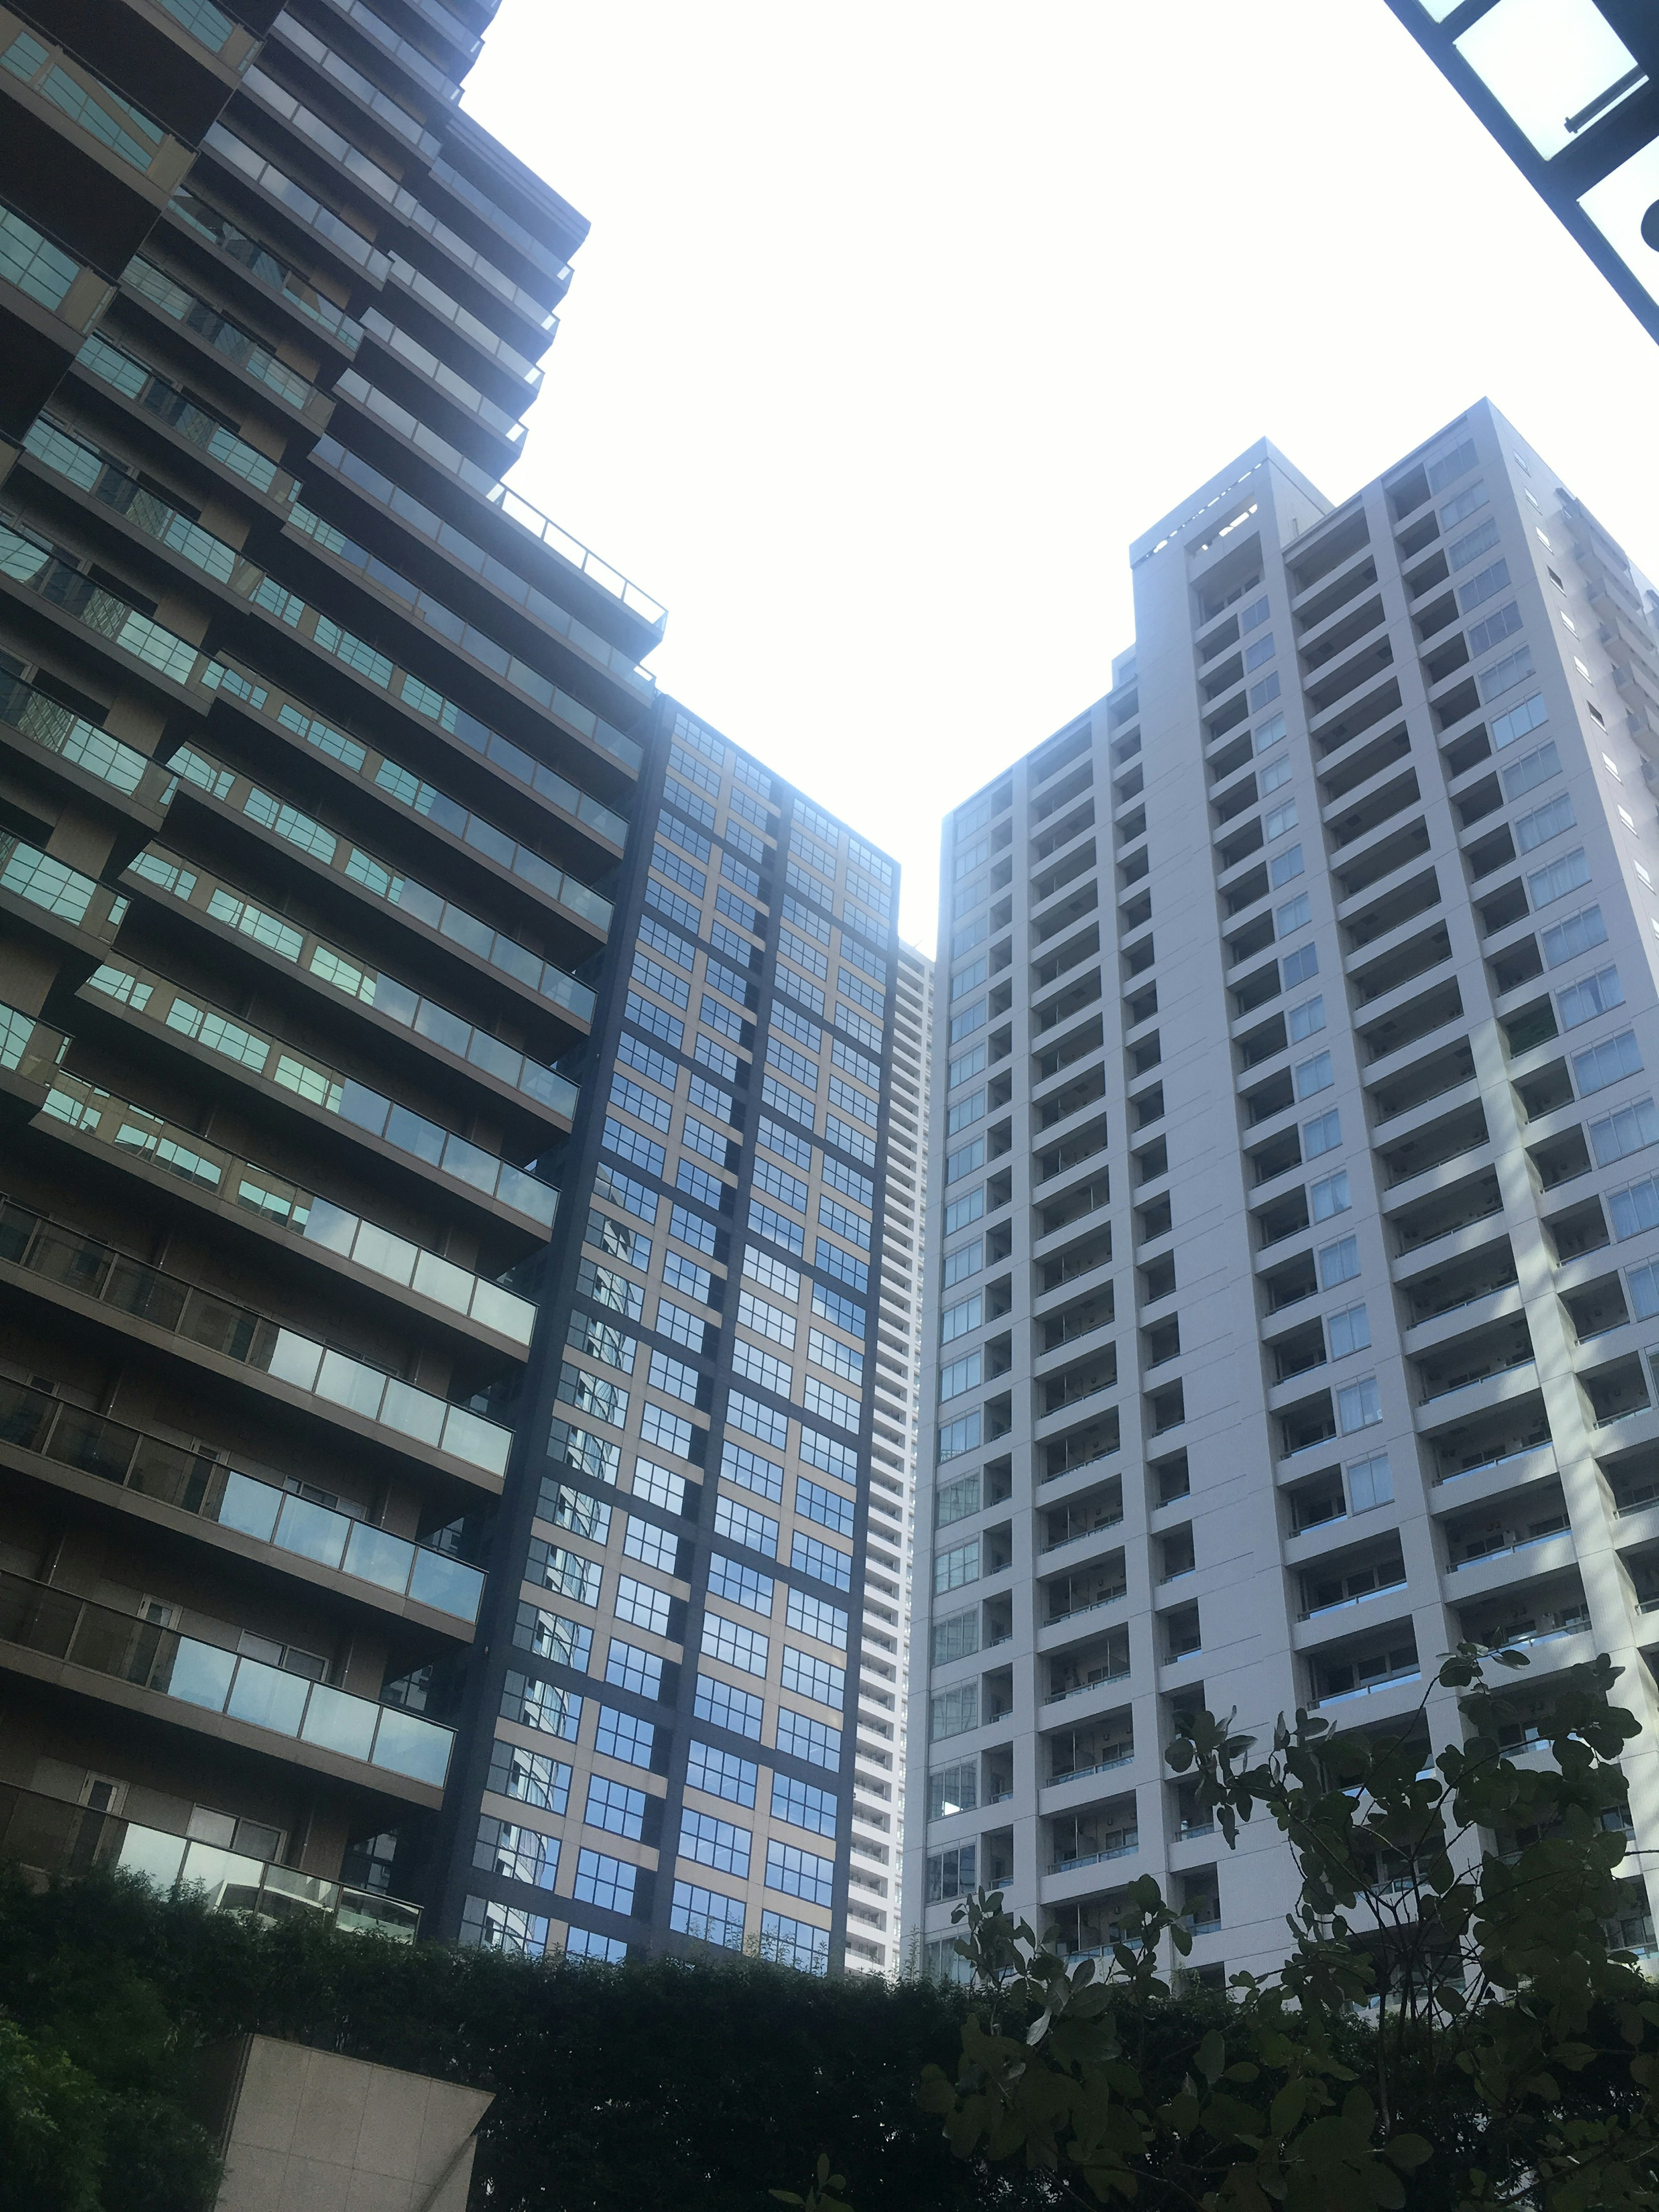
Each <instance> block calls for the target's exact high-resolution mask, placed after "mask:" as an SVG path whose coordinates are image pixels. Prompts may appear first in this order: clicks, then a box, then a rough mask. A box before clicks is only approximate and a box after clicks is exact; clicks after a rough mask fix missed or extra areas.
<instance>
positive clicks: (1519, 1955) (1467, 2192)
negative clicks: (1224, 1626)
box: [848, 1644, 1659, 2212]
mask: <svg viewBox="0 0 1659 2212" xmlns="http://www.w3.org/2000/svg"><path fill="white" fill-rule="evenodd" d="M1487 1660H1492V1661H1494V1662H1496V1663H1498V1664H1499V1665H1502V1666H1504V1667H1508V1668H1522V1667H1524V1666H1525V1665H1526V1664H1527V1661H1526V1659H1525V1657H1524V1656H1523V1655H1522V1654H1521V1653H1520V1652H1517V1651H1514V1650H1498V1651H1487V1650H1482V1649H1480V1647H1477V1646H1475V1645H1473V1644H1465V1645H1462V1646H1460V1647H1459V1649H1458V1650H1457V1651H1456V1652H1455V1653H1454V1654H1453V1655H1452V1656H1451V1657H1450V1658H1449V1659H1448V1660H1447V1661H1446V1662H1444V1663H1443V1666H1442V1667H1441V1668H1440V1669H1439V1672H1438V1674H1437V1676H1436V1677H1435V1682H1436V1685H1437V1686H1438V1687H1440V1688H1442V1689H1445V1690H1450V1691H1455V1692H1459V1693H1460V1702H1461V1705H1462V1713H1463V1717H1464V1723H1465V1735H1464V1741H1463V1742H1462V1746H1461V1747H1455V1748H1452V1749H1449V1750H1447V1751H1445V1752H1443V1753H1441V1754H1440V1756H1439V1758H1438V1759H1437V1760H1435V1761H1434V1763H1433V1765H1425V1763H1424V1761H1425V1735H1424V1729H1423V1722H1424V1717H1425V1713H1424V1708H1419V1711H1418V1713H1417V1714H1416V1715H1415V1716H1414V1717H1413V1721H1412V1722H1411V1723H1408V1724H1407V1726H1406V1727H1405V1728H1404V1729H1402V1730H1401V1732H1400V1733H1399V1734H1398V1735H1392V1736H1389V1737H1383V1736H1382V1735H1378V1734H1374V1733H1373V1734H1368V1733H1365V1732H1364V1731H1360V1730H1356V1731H1355V1732H1353V1733H1352V1734H1351V1735H1342V1736H1333V1735H1331V1734H1330V1732H1329V1724H1328V1722H1326V1721H1324V1720H1322V1719H1320V1718H1319V1717H1310V1716H1309V1715H1308V1714H1307V1713H1306V1712H1305V1711H1298V1712H1297V1716H1296V1719H1295V1723H1294V1724H1293V1725H1287V1724H1286V1723H1285V1721H1284V1720H1283V1718H1282V1717H1281V1719H1280V1720H1279V1723H1278V1725H1277V1727H1276V1729H1275V1730H1274V1733H1273V1742H1272V1747H1271V1748H1270V1750H1269V1752H1268V1753H1267V1757H1266V1758H1265V1759H1260V1760H1258V1761H1256V1762H1255V1763H1251V1753H1253V1751H1254V1750H1255V1746H1254V1744H1253V1743H1252V1741H1250V1739H1249V1738H1248V1737H1245V1736H1241V1735H1235V1734H1234V1733H1233V1732H1232V1730H1231V1722H1218V1721H1217V1720H1216V1719H1214V1718H1213V1717H1212V1716H1211V1715H1210V1714H1208V1713H1200V1714H1193V1715H1189V1716H1187V1717H1184V1718H1183V1720H1182V1735H1180V1736H1179V1737H1178V1738H1177V1740H1176V1742H1175V1744H1174V1745H1172V1746H1171V1747H1170V1752H1169V1753H1168V1758H1169V1762H1170V1765H1171V1766H1172V1767H1174V1768H1175V1769H1176V1771H1177V1772H1182V1773H1186V1774H1189V1775H1191V1776H1193V1777H1194V1778H1195V1781H1196V1790H1197V1796H1198V1801H1199V1802H1200V1805H1202V1806H1204V1807H1206V1808H1208V1809H1210V1810H1211V1811H1212V1813H1213V1814H1214V1816H1215V1819H1216V1822H1217V1825H1218V1826H1219V1827H1220V1828H1221V1830H1222V1832H1223V1834H1224V1836H1225V1840H1226V1842H1227V1844H1228V1845H1229V1846H1230V1847H1236V1845H1237V1837H1238V1829H1239V1825H1240V1823H1241V1822H1244V1821H1248V1820H1250V1819H1251V1818H1253V1817H1254V1816H1255V1814H1257V1813H1258V1812H1261V1811H1265V1812H1266V1813H1267V1814H1269V1815H1271V1817H1272V1819H1273V1820H1274V1821H1275V1822H1276V1823H1277V1825H1278V1826H1279V1829H1280V1831H1281V1832H1282V1833H1283V1834H1284V1836H1285V1839H1286V1841H1287V1843H1288V1844H1289V1847H1290V1850H1291V1855H1292V1857H1293V1859H1294V1862H1295V1864H1296V1868H1297V1874H1298V1876H1299V1878H1300V1897H1299V1900H1298V1903H1297V1909H1296V1911H1294V1912H1293V1914H1292V1915H1291V1917H1290V1921H1289V1929H1290V1941H1289V1945H1288V1952H1289V1955H1288V1957H1287V1960H1286V1962H1285V1966H1283V1968H1282V1969H1281V1970H1280V1971H1279V1972H1278V1973H1276V1974H1274V1975H1273V1976H1270V1977H1267V1978H1255V1977H1254V1976H1251V1975H1249V1974H1245V1973H1237V1974H1235V1975H1234V1976H1233V1977H1232V1996H1231V2003H1230V2005H1229V2007H1228V2008H1227V2012H1226V2015H1225V2017H1224V2018H1223V2019H1221V2020H1220V2021H1217V2022H1216V2023H1214V2024H1213V2025H1212V2026H1211V2027H1208V2028H1207V2029H1206V2031H1205V2032H1203V2033H1201V2034H1200V2035H1199V2036H1197V2037H1195V2038H1194V2037H1191V2036H1187V2037H1186V2038H1184V2039H1183V2036H1182V2029H1183V2028H1184V2027H1187V2026H1188V2023H1187V2022H1186V2021H1183V2020H1182V2019H1181V2018H1180V2016H1179V2012H1178V2009H1177V2011H1176V2014H1174V2015H1172V2013H1171V2010H1170V1992H1169V1990H1168V1987H1167V1985H1166V1984H1164V1982H1163V1981H1162V1980H1161V1979H1160V1978H1159V1974H1158V1959H1159V1955H1160V1952H1161V1950H1162V1948H1163V1944H1164V1939H1166V1938H1167V1939H1168V1942H1169V1944H1170V1948H1171V1949H1172V1950H1173V1952H1174V1954H1176V1956H1177V1957H1184V1956H1185V1955H1186V1954H1188V1951H1189V1950H1190V1948H1191V1942H1192V1938H1191V1936H1190V1935H1189V1933H1188V1930H1187V1929H1186V1928H1185V1926H1184V1925H1183V1924H1182V1920H1181V1918H1180V1917H1178V1916H1177V1915H1176V1913H1174V1912H1172V1911H1171V1910H1170V1907H1169V1906H1168V1905H1166V1904H1165V1903H1164V1899H1163V1897H1162V1895H1161V1893H1160V1892H1159V1889H1158V1885H1157V1883H1156V1882H1154V1881H1151V1880H1142V1881H1137V1882H1134V1883H1132V1884H1131V1885H1130V1886H1129V1889H1128V1892H1127V1896H1128V1909H1127V1911H1125V1912H1124V1914H1123V1915H1122V1917H1121V1926H1120V1940H1119V1941H1117V1942H1115V1944H1114V1945H1113V1946H1112V1947H1111V1948H1110V1952H1109V1955H1108V1956H1107V1957H1106V1958H1104V1959H1103V1960H1100V1961H1097V1960H1093V1959H1085V1960H1080V1961H1076V1962H1068V1961H1067V1960H1065V1959H1063V1958H1061V1957H1060V1956H1059V1955H1058V1954H1056V1953H1055V1952H1054V1951H1053V1950H1051V1949H1048V1948H1043V1947H1042V1946H1040V1945H1039V1944H1038V1943H1037V1942H1036V1938H1035V1937H1034V1936H1033V1935H1032V1932H1031V1930H1030V1928H1029V1927H1028V1926H1026V1925H1025V1924H1024V1923H1023V1922H1022V1923H1018V1924H1016V1923H1014V1922H1013V1921H1012V1920H1011V1919H1010V1917H1008V1915H1007V1913H1006V1911H1004V1909H1003V1902H1002V1899H1001V1896H1000V1894H997V1893H991V1894H987V1893H985V1892H983V1891H981V1893H979V1895H978V1896H977V1897H975V1899H972V1900H971V1901H970V1902H969V1904H967V1905H965V1906H964V1907H962V1908H959V1910H958V1912H957V1918H958V1919H959V1920H962V1921H965V1923H966V1932H965V1935H964V1936H963V1938H962V1939H961V1940H960V1941H959V1942H958V1943H957V1950H958V1951H959V1952H960V1953H961V1954H962V1955H963V1957H965V1958H966V1959H967V1960H969V1962H970V1964H971V1966H972V1970H973V1996H974V2000H975V2002H974V2005H973V2009H972V2010H971V2011H970V2013H969V2017H968V2019H967V2020H966V2021H965V2022H964V2024H963V2032H962V2058H961V2063H960V2066H959V2068H958V2070H957V2075H956V2078H955V2080H954V2081H951V2080H950V2079H947V2077H946V2076H945V2075H944V2074H943V2073H942V2072H941V2071H940V2070H939V2069H938V2068H936V2067H930V2068H929V2069H927V2073H926V2075H925V2076H924V2080H923V2087H922V2100H923V2102H924V2104H925V2105H926V2106H927V2108H928V2109H929V2110H930V2111H932V2112H936V2113H937V2114H938V2115H939V2118H940V2119H941V2121H942V2122H943V2124H944V2126H945V2132H946V2134H947V2136H948V2137H949V2139H950V2142H951V2147H952V2148H953V2150H954V2151H955V2152H956V2154H957V2156H958V2157H959V2158H961V2159H963V2160H964V2161H968V2162H970V2163H973V2164H975V2165H977V2166H980V2167H981V2168H989V2169H992V2170H998V2169H1000V2170H1003V2171H1011V2170H1016V2169H1021V2168H1023V2169H1024V2171H1025V2172H1029V2173H1033V2174H1036V2175H1040V2176H1042V2177H1043V2178H1044V2179H1046V2180H1047V2181H1048V2184H1049V2185H1050V2188H1051V2191H1052V2194H1051V2196H1050V2197H1049V2200H1048V2201H1050V2202H1051V2203H1068V2204H1075V2205H1083V2204H1091V2203H1092V2204H1098V2203H1103V2202H1110V2201H1113V2200H1120V2201H1127V2200H1133V2202H1135V2203H1137V2204H1141V2205H1146V2206H1156V2207H1164V2206H1169V2207H1171V2208H1175V2207H1179V2208H1182V2212H1275V2208H1283V2212H1333V2208H1338V2207H1340V2208H1344V2212H1346V2208H1349V2207H1355V2208H1358V2207H1365V2206H1372V2205H1375V2206H1377V2207H1381V2208H1388V2212H1397V2208H1401V2207H1403V2206H1405V2205H1407V2203H1409V2204H1410V2205H1411V2206H1412V2208H1413V2212H1638V2208H1643V2209H1644V2212H1651V2208H1654V2207H1656V2206H1659V2004H1656V2002H1654V1995H1653V1990H1652V1985H1651V1984H1650V1982H1649V1980H1648V1979H1647V1978H1646V1976H1645V1975H1644V1974H1643V1973H1642V1972H1641V1971H1640V1970H1639V1969H1638V1966H1637V1965H1636V1963H1635V1960H1634V1958H1633V1957H1632V1954H1630V1953H1628V1952H1625V1951H1620V1950H1617V1949H1615V1948H1613V1942H1612V1941H1610V1937H1609V1934H1608V1927H1609V1923H1612V1922H1613V1920H1614V1918H1615V1916H1616V1915H1617V1913H1618V1911H1619V1907H1620V1893H1619V1889H1618V1884H1617V1879H1616V1875H1615V1869H1618V1868H1619V1866H1620V1863H1621V1861H1622V1860H1623V1859H1624V1857H1625V1856H1626V1842H1625V1826H1626V1820H1627V1814H1626V1804H1625V1801H1626V1785H1625V1781H1624V1778H1623V1776H1622V1774H1621V1773H1620V1770H1619V1767H1618V1765H1617V1763H1616V1762H1617V1759H1618V1757H1619V1754H1620V1751H1621V1749H1622V1747H1623V1746H1624V1745H1625V1743H1626V1741H1627V1740H1628V1739H1629V1738H1630V1737H1632V1736H1633V1735H1637V1734H1638V1732H1639V1728H1640V1723H1638V1720H1637V1718H1636V1717H1635V1716H1634V1715H1633V1714H1632V1713H1630V1712H1628V1711H1626V1710H1624V1709H1623V1708H1621V1707H1619V1706H1616V1705H1613V1704H1612V1703H1611V1701H1610V1699H1609V1695H1608V1692H1610V1690H1611V1688H1612V1686H1613V1681H1614V1680H1615V1679H1616V1675H1617V1670H1616V1669H1615V1668H1613V1665H1612V1663H1611V1662H1610V1661H1609V1660H1608V1659H1607V1657H1606V1656H1605V1655H1602V1656H1600V1657H1599V1658H1598V1659H1597V1660H1596V1661H1595V1662H1594V1664H1593V1665H1589V1666H1585V1667H1580V1668H1574V1669H1572V1670H1571V1672H1570V1673H1568V1674H1564V1675H1563V1676H1562V1677H1561V1678H1560V1686H1559V1690H1558V1692H1557V1695H1556V1697H1555V1699H1554V1701H1553V1705H1551V1706H1550V1708H1549V1710H1548V1711H1547V1712H1545V1713H1543V1714H1542V1715H1541V1716H1540V1717H1538V1720H1537V1723H1536V1727H1535V1732H1534V1735H1532V1737H1531V1741H1530V1747H1531V1748H1534V1749H1543V1748H1546V1747H1547V1750H1548V1751H1549V1753H1550V1754H1551V1756H1552V1760H1553V1764H1548V1765H1546V1764H1544V1763H1542V1762H1541V1761H1540V1762H1539V1763H1538V1764H1535V1765H1534V1763H1532V1760H1531V1759H1530V1758H1528V1757H1526V1756H1523V1757H1522V1759H1518V1760H1517V1759H1510V1758H1508V1757H1506V1756H1505V1755H1504V1742H1505V1740H1506V1738H1511V1739H1512V1738H1514V1737H1515V1736H1516V1735H1517V1733H1519V1731H1517V1729H1516V1714H1517V1710H1518V1709H1517V1708H1516V1706H1514V1705H1512V1704H1510V1703H1507V1702H1505V1700H1504V1698H1503V1696H1502V1695H1501V1693H1499V1692H1497V1691H1496V1690H1494V1688H1493V1687H1492V1685H1491V1684H1489V1683H1488V1682H1487V1681H1486V1679H1485V1677H1484V1675H1483V1673H1482V1667H1483V1664H1484V1663H1485V1662H1486V1661H1487ZM1425 1703H1426V1699H1425ZM1483 1838H1484V1839H1485V1840H1486V1848H1485V1849H1484V1850H1483ZM1492 1838H1498V1839H1500V1841H1501V1843H1502V1844H1503V1846H1504V1847H1503V1848H1501V1849H1499V1850H1492V1849H1491V1847H1490V1845H1491V1839H1492ZM1613 1940H1616V1938H1615V1939H1613ZM848 2163H849V2165H850V2164H851V2161H848ZM854 2172H855V2175H856V2169H854ZM855 2187H856V2184H855Z"/></svg>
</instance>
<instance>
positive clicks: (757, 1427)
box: [726, 1390, 789, 1451]
mask: <svg viewBox="0 0 1659 2212" xmlns="http://www.w3.org/2000/svg"><path fill="white" fill-rule="evenodd" d="M726 1421H727V1423H728V1424H729V1425H730V1426H732V1427H733V1428H737V1429H741V1430H743V1431H744V1434H745V1435H747V1436H751V1437H758V1438H759V1439H760V1441H761V1443H763V1444H770V1445H771V1446H772V1447H773V1448H774V1449H775V1450H777V1451H782V1450H783V1449H785V1447H786V1446H787V1443H788V1442H789V1419H788V1416H787V1414H784V1413H775V1412H774V1411H773V1409H772V1407H770V1406H763V1405H762V1404H761V1402H760V1401H759V1399H758V1398H750V1397H749V1396H748V1395H745V1393H744V1392H743V1391H741V1390H728V1391H727V1392H726Z"/></svg>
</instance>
